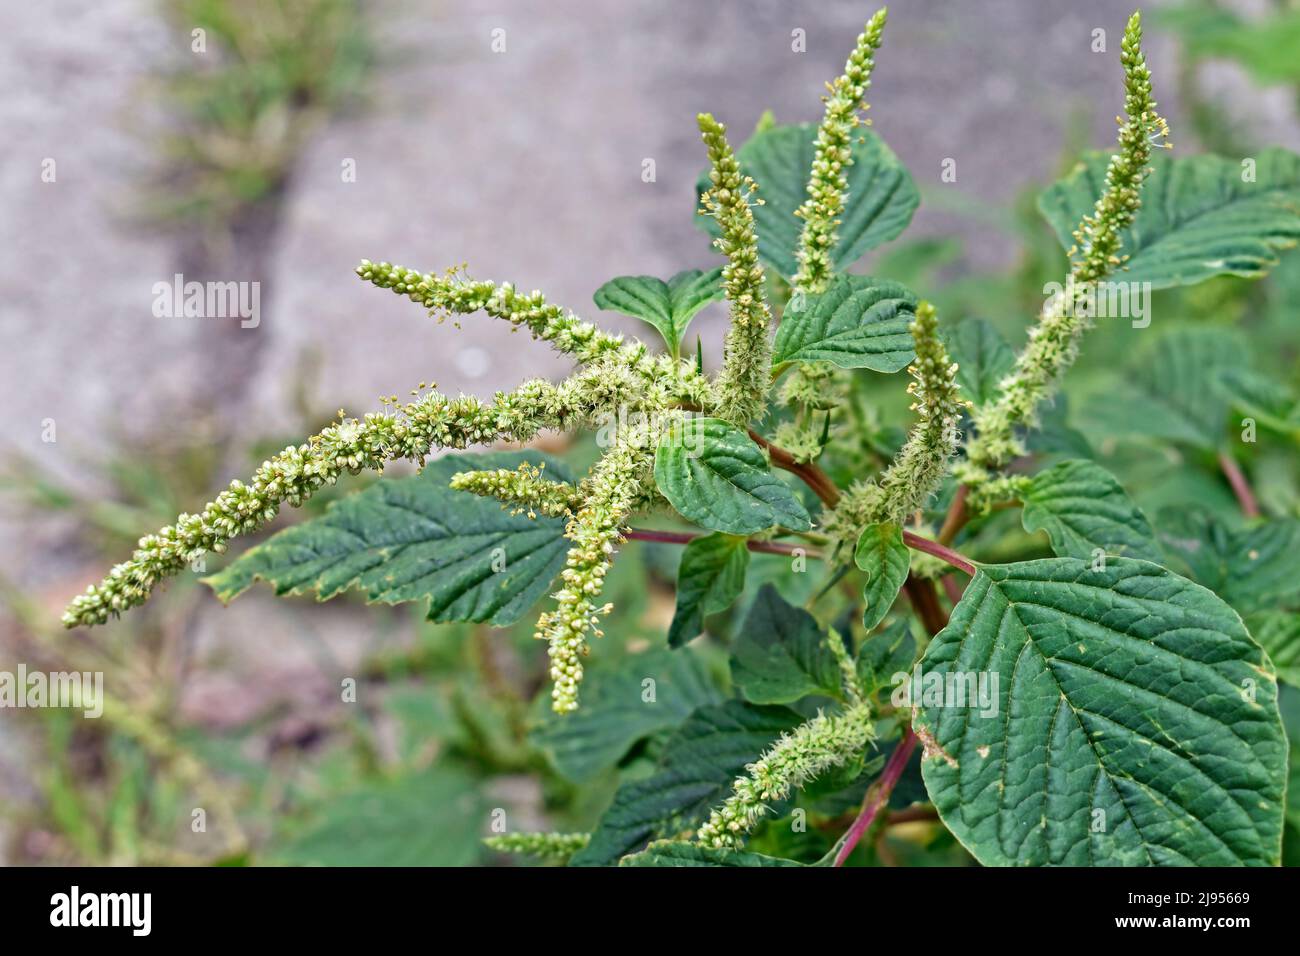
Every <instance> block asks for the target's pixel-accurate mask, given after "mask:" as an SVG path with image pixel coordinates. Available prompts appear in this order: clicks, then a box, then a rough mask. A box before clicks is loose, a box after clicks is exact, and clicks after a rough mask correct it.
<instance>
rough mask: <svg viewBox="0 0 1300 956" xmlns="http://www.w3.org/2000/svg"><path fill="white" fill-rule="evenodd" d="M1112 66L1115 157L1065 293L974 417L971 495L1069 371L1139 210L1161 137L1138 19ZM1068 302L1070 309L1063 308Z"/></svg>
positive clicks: (1013, 451) (963, 471) (965, 471)
mask: <svg viewBox="0 0 1300 956" xmlns="http://www.w3.org/2000/svg"><path fill="white" fill-rule="evenodd" d="M1120 63H1121V64H1123V67H1124V90H1125V95H1124V110H1125V112H1126V113H1127V115H1128V118H1127V120H1126V121H1124V122H1122V123H1121V127H1120V132H1119V150H1118V152H1116V153H1115V155H1113V156H1112V157H1111V160H1110V165H1109V167H1108V168H1107V170H1106V188H1105V191H1104V192H1103V193H1102V195H1101V198H1100V199H1098V200H1097V204H1096V206H1095V207H1094V208H1093V212H1092V214H1091V215H1089V216H1086V217H1085V218H1084V220H1083V222H1081V223H1080V224H1079V228H1078V229H1077V230H1076V231H1075V233H1074V238H1075V243H1076V245H1075V247H1074V248H1073V249H1071V250H1070V258H1071V269H1070V281H1069V282H1067V283H1066V291H1064V292H1062V293H1060V294H1058V295H1056V296H1053V297H1052V299H1051V300H1049V301H1048V302H1047V304H1046V305H1045V306H1044V307H1043V312H1042V314H1041V315H1040V317H1039V319H1038V322H1037V324H1036V325H1035V326H1034V327H1033V328H1032V329H1031V330H1030V332H1029V341H1028V343H1027V344H1026V346H1025V348H1024V350H1023V351H1022V352H1021V353H1020V354H1019V355H1018V356H1017V357H1016V364H1015V368H1013V369H1012V371H1011V372H1010V374H1008V375H1007V377H1006V378H1005V379H1004V380H1003V381H1002V383H1001V385H1000V386H999V395H998V397H997V399H996V400H994V401H993V402H991V403H989V404H988V405H986V406H984V407H982V408H980V409H979V410H978V411H976V413H975V416H974V419H975V422H974V423H975V430H976V436H975V438H974V439H972V440H971V442H970V444H969V446H968V448H967V450H966V458H967V460H966V462H965V463H964V464H963V465H962V466H961V468H960V469H959V473H958V477H959V478H960V479H961V480H962V481H963V482H964V483H966V484H967V485H970V486H971V487H972V489H973V488H975V487H977V486H978V485H980V484H982V483H983V482H985V481H987V480H988V479H989V477H990V475H989V472H990V471H991V470H995V469H998V468H1001V467H1003V466H1005V465H1006V464H1007V463H1008V462H1010V461H1011V460H1012V459H1013V458H1015V457H1016V456H1018V455H1021V454H1023V453H1024V448H1023V447H1022V445H1021V443H1020V441H1019V439H1018V438H1017V437H1016V435H1015V429H1016V427H1017V426H1020V425H1033V424H1034V423H1035V422H1036V420H1037V411H1038V408H1039V407H1040V406H1041V405H1042V403H1043V402H1044V401H1045V400H1046V399H1047V398H1049V397H1050V395H1051V393H1052V391H1053V388H1054V386H1055V384H1056V382H1057V380H1058V379H1059V378H1060V375H1061V373H1062V372H1064V371H1065V370H1066V369H1067V368H1069V367H1070V365H1071V364H1073V362H1074V360H1075V358H1076V356H1077V355H1078V352H1079V340H1080V338H1082V336H1083V333H1084V332H1086V331H1087V330H1088V328H1089V327H1090V326H1091V324H1092V321H1091V318H1090V317H1089V316H1088V315H1087V309H1086V306H1085V304H1084V303H1083V297H1084V295H1085V294H1086V291H1087V288H1088V286H1089V285H1090V284H1091V283H1094V282H1098V281H1100V280H1101V279H1104V278H1105V277H1106V276H1108V275H1109V274H1110V273H1112V272H1114V271H1115V270H1117V269H1120V268H1122V267H1123V264H1124V257H1122V256H1121V255H1120V245H1121V233H1122V232H1123V231H1124V229H1126V228H1128V226H1129V225H1131V224H1132V222H1133V217H1134V216H1135V215H1136V214H1137V211H1138V207H1139V206H1140V205H1141V191H1142V183H1143V181H1144V180H1145V179H1146V177H1147V176H1148V175H1149V174H1150V172H1151V168H1150V166H1149V165H1148V164H1149V162H1150V160H1151V150H1152V149H1153V148H1154V147H1155V146H1156V145H1157V144H1160V141H1161V140H1162V139H1164V138H1165V137H1166V136H1167V135H1168V132H1169V126H1168V124H1167V123H1166V122H1165V120H1164V119H1163V118H1162V117H1161V116H1160V115H1159V114H1158V113H1157V112H1156V103H1155V100H1153V99H1152V98H1151V71H1150V70H1148V69H1147V65H1146V58H1145V57H1144V56H1143V55H1142V18H1141V15H1140V14H1138V13H1134V14H1133V16H1132V17H1131V18H1130V19H1129V21H1128V27H1127V28H1126V29H1125V31H1124V40H1123V43H1122V44H1121V52H1120ZM1160 145H1168V144H1167V143H1166V144H1160ZM1071 295H1073V296H1074V301H1073V302H1071V301H1068V297H1069V296H1071Z"/></svg>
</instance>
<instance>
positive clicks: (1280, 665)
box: [1246, 611, 1300, 687]
mask: <svg viewBox="0 0 1300 956" xmlns="http://www.w3.org/2000/svg"><path fill="white" fill-rule="evenodd" d="M1246 626H1247V627H1248V628H1249V629H1250V636H1251V637H1253V638H1254V639H1255V640H1256V642H1257V643H1258V644H1259V646H1260V647H1262V648H1264V650H1266V651H1268V656H1269V659H1270V660H1272V662H1273V666H1274V668H1276V669H1277V679H1278V680H1281V681H1286V682H1287V683H1288V684H1290V685H1291V686H1292V687H1300V614H1296V613H1295V612H1294V611H1261V612H1260V613H1258V614H1252V615H1251V616H1250V617H1248V618H1246Z"/></svg>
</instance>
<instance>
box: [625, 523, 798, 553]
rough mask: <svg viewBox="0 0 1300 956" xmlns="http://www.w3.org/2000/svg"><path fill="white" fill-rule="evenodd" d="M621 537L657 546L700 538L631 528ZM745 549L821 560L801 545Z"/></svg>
mask: <svg viewBox="0 0 1300 956" xmlns="http://www.w3.org/2000/svg"><path fill="white" fill-rule="evenodd" d="M623 537H625V538H627V539H628V540H629V541H654V542H657V543H659V544H690V543H691V542H692V541H694V540H695V539H696V538H699V537H702V536H701V535H698V534H693V533H692V532H689V531H644V530H641V529H637V528H632V529H630V530H629V531H627V532H625V533H624V534H623ZM745 547H747V548H748V549H749V550H750V551H757V552H759V553H760V554H785V555H793V554H794V553H795V552H802V553H803V555H804V557H806V558H812V559H813V560H818V559H820V558H821V552H820V551H810V550H808V549H807V548H805V547H803V546H802V545H797V544H781V543H780V542H777V541H746V542H745Z"/></svg>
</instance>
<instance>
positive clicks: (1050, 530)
mask: <svg viewBox="0 0 1300 956" xmlns="http://www.w3.org/2000/svg"><path fill="white" fill-rule="evenodd" d="M1024 504H1025V507H1024V511H1023V512H1022V513H1021V521H1022V522H1023V524H1024V526H1025V530H1026V531H1029V532H1034V531H1046V532H1047V537H1048V538H1049V539H1050V540H1051V542H1052V550H1053V551H1054V552H1056V554H1057V556H1058V557H1062V558H1087V559H1091V558H1092V556H1093V551H1095V550H1096V549H1098V548H1100V549H1101V550H1102V552H1103V553H1105V554H1113V555H1120V556H1122V557H1130V558H1141V559H1143V560H1144V561H1155V562H1157V563H1159V562H1160V561H1161V560H1162V559H1163V554H1162V553H1161V551H1160V547H1159V545H1157V544H1156V534H1155V531H1153V530H1152V528H1151V524H1150V522H1148V521H1147V518H1146V515H1144V514H1143V513H1142V511H1141V509H1139V508H1138V506H1137V505H1135V504H1133V501H1132V499H1130V498H1129V496H1128V493H1127V492H1125V491H1124V487H1123V486H1122V485H1121V484H1120V483H1119V480H1118V479H1117V478H1116V477H1115V476H1114V475H1112V474H1111V473H1110V472H1109V471H1107V470H1106V469H1105V468H1103V467H1101V465H1098V464H1096V463H1094V462H1091V461H1084V460H1082V459H1072V460H1070V461H1063V462H1061V463H1060V464H1057V465H1053V466H1052V467H1051V468H1048V469H1046V470H1045V471H1040V472H1039V473H1038V474H1036V475H1034V477H1033V478H1032V479H1031V481H1030V485H1029V491H1028V492H1027V493H1026V494H1025V501H1024Z"/></svg>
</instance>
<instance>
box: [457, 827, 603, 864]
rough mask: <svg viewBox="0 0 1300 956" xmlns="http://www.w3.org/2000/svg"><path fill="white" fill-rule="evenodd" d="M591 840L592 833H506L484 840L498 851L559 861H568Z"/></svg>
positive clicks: (485, 843) (489, 846) (492, 848)
mask: <svg viewBox="0 0 1300 956" xmlns="http://www.w3.org/2000/svg"><path fill="white" fill-rule="evenodd" d="M590 842H591V834H590V833H504V834H502V835H500V836H490V837H485V838H484V840H483V843H484V845H485V846H487V847H488V849H490V850H496V851H497V852H498V853H519V854H522V855H524V856H537V857H542V858H543V859H547V860H555V861H557V862H568V859H569V857H571V856H573V854H575V853H577V852H578V851H579V850H581V849H583V848H584V847H585V846H586V845H587V844H588V843H590Z"/></svg>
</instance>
